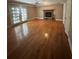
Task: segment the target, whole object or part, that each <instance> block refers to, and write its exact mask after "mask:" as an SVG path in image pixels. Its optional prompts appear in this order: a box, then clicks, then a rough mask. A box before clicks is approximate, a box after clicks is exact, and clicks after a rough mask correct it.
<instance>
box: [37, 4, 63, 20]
mask: <svg viewBox="0 0 79 59" xmlns="http://www.w3.org/2000/svg"><path fill="white" fill-rule="evenodd" d="M52 9H54V10H55V11H54V14H55V16H56V19H63V4H53V5H48V6H39V7H37V10H38V12H37V13H38V17H39V18H43V17H44V15H43V10H52Z"/></svg>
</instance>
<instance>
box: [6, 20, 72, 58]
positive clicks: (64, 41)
mask: <svg viewBox="0 0 79 59" xmlns="http://www.w3.org/2000/svg"><path fill="white" fill-rule="evenodd" d="M7 35H8V38H7V45H8V47H7V56H8V57H7V58H8V59H71V51H70V47H69V43H68V37H67V35H66V33H65V29H64V24H63V22H62V21H51V20H33V21H28V22H25V23H23V24H19V25H17V26H15V27H12V28H9V29H8V31H7Z"/></svg>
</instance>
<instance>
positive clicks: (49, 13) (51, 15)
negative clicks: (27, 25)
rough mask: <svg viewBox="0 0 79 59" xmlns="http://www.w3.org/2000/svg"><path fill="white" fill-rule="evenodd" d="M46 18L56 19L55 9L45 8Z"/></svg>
mask: <svg viewBox="0 0 79 59" xmlns="http://www.w3.org/2000/svg"><path fill="white" fill-rule="evenodd" d="M43 12H44V19H55V15H54V10H44V11H43Z"/></svg>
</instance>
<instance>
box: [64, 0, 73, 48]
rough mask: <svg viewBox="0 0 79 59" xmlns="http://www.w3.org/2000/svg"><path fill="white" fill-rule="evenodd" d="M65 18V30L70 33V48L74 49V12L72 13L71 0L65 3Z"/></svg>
mask: <svg viewBox="0 0 79 59" xmlns="http://www.w3.org/2000/svg"><path fill="white" fill-rule="evenodd" d="M64 7H65V14H64V15H65V18H64V26H65V32H66V33H67V35H68V41H69V44H70V48H71V49H72V19H71V17H72V15H71V14H72V13H71V0H67V1H66V3H65V6H64Z"/></svg>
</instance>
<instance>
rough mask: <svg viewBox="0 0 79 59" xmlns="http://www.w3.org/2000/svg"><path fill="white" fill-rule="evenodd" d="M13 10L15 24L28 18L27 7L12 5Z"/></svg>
mask: <svg viewBox="0 0 79 59" xmlns="http://www.w3.org/2000/svg"><path fill="white" fill-rule="evenodd" d="M11 12H12V21H13V24H16V23H19V22H22V21H26V20H27V10H26V8H20V7H12V8H11Z"/></svg>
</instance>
